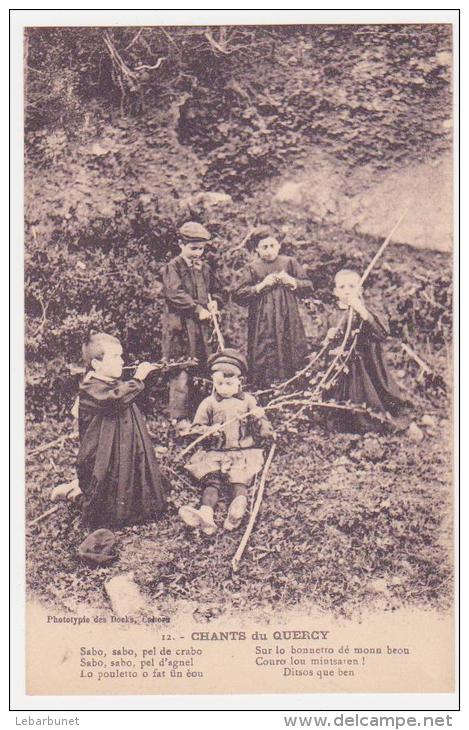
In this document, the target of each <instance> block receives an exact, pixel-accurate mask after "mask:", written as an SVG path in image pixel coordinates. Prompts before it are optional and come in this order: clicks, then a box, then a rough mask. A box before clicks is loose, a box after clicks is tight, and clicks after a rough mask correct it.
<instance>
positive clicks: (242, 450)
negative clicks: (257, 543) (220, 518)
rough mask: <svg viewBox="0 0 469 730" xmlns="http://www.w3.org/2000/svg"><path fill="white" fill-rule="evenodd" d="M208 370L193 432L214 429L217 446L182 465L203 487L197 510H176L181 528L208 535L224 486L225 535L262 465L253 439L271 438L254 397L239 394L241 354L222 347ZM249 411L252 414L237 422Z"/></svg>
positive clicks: (237, 517) (242, 508)
mask: <svg viewBox="0 0 469 730" xmlns="http://www.w3.org/2000/svg"><path fill="white" fill-rule="evenodd" d="M209 365H210V369H211V373H212V382H213V393H212V395H210V396H209V397H208V398H205V399H204V400H203V401H202V403H201V404H200V406H199V408H198V409H197V413H196V415H195V418H194V422H193V428H192V433H203V432H204V431H205V430H207V429H209V428H211V427H212V426H214V425H215V424H218V425H219V429H218V431H217V434H216V436H215V439H216V442H217V443H216V445H215V448H212V449H210V448H208V449H200V450H199V451H197V452H196V453H195V454H194V455H193V456H192V458H191V459H190V460H189V462H188V463H187V464H186V466H185V468H186V469H187V471H188V472H190V474H192V476H193V477H195V479H196V480H197V481H198V482H200V485H201V487H202V505H201V507H200V508H199V509H196V508H195V507H190V506H184V507H181V508H180V509H179V516H180V517H181V519H182V520H183V521H184V522H185V523H186V525H189V527H200V528H201V529H202V532H204V533H205V534H206V535H212V534H213V533H214V532H215V531H216V529H217V525H216V524H215V521H214V518H213V509H214V507H215V505H216V503H217V501H218V496H219V491H220V489H221V488H222V484H223V482H228V484H229V485H230V487H231V504H230V507H229V510H228V515H227V518H226V520H225V524H224V527H225V529H226V530H234V529H235V528H236V527H238V525H239V524H240V522H241V520H242V518H243V516H244V513H245V512H246V507H247V497H248V488H249V486H250V485H251V484H252V482H253V480H254V477H255V476H256V474H257V473H258V472H259V471H260V470H261V469H262V466H263V464H264V455H263V452H262V449H261V448H256V447H255V445H254V444H255V442H254V438H255V437H256V436H257V438H260V439H269V438H270V439H271V438H275V434H274V432H273V430H272V427H271V425H270V423H269V421H268V420H267V418H266V417H265V416H264V412H263V411H262V409H261V408H256V399H255V398H254V396H252V395H250V394H249V393H244V392H243V391H242V389H241V375H245V374H246V369H247V364H246V360H245V358H244V357H243V355H241V354H240V353H239V352H237V351H236V350H233V349H231V348H226V349H225V350H222V351H221V352H220V353H218V354H217V355H213V356H212V357H211V358H210V360H209ZM253 410H254V413H252V415H250V416H248V417H246V418H245V419H243V420H238V418H239V417H242V416H243V415H244V414H246V413H248V412H250V411H253ZM207 441H208V438H207ZM202 443H203V442H202ZM206 443H207V442H206Z"/></svg>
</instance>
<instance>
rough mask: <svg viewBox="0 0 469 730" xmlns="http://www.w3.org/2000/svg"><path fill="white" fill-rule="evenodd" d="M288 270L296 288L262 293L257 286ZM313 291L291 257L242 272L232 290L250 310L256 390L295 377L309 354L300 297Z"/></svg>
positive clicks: (250, 362) (250, 361) (250, 346)
mask: <svg viewBox="0 0 469 730" xmlns="http://www.w3.org/2000/svg"><path fill="white" fill-rule="evenodd" d="M280 271H286V272H287V274H290V276H292V277H293V278H294V279H296V283H297V288H296V289H294V290H293V289H290V288H289V287H287V286H285V285H282V284H276V285H275V286H274V287H269V288H267V289H264V290H263V291H261V292H260V293H259V294H258V293H257V292H256V291H255V288H254V287H255V286H256V284H258V283H259V282H261V281H262V280H263V279H264V278H265V277H266V276H267V275H268V274H272V273H275V272H280ZM310 292H311V282H310V280H309V279H308V278H307V276H306V273H305V271H304V269H303V267H302V266H301V265H300V264H299V263H298V261H297V260H296V259H294V258H292V257H291V256H277V258H276V259H275V261H262V260H261V259H259V260H257V261H254V262H253V263H251V264H249V265H248V266H246V268H245V269H243V270H242V272H241V274H240V277H239V280H238V282H237V284H236V287H235V289H234V290H233V300H234V301H235V302H236V303H237V304H241V305H244V306H248V307H249V313H248V365H249V378H250V381H251V383H252V384H253V385H255V386H257V387H267V386H270V385H271V384H272V383H273V382H279V381H281V380H284V379H285V378H288V377H290V376H291V375H293V374H294V373H295V372H296V371H297V370H298V369H299V368H300V367H301V366H302V364H303V362H304V359H305V357H306V355H307V351H308V348H307V342H306V336H305V331H304V327H303V323H302V321H301V317H300V313H299V309H298V300H297V297H298V296H301V295H306V294H308V293H310Z"/></svg>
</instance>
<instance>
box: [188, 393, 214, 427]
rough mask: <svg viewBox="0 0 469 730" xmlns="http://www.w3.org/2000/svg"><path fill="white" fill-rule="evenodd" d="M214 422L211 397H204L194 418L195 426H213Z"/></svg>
mask: <svg viewBox="0 0 469 730" xmlns="http://www.w3.org/2000/svg"><path fill="white" fill-rule="evenodd" d="M212 423H213V412H212V406H211V403H210V398H204V400H203V401H202V403H201V404H200V405H199V407H198V408H197V411H196V414H195V416H194V420H193V421H192V425H193V426H211V425H212Z"/></svg>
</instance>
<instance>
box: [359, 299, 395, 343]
mask: <svg viewBox="0 0 469 730" xmlns="http://www.w3.org/2000/svg"><path fill="white" fill-rule="evenodd" d="M367 311H368V319H366V320H363V332H364V333H366V334H367V335H368V336H370V337H372V338H373V339H374V340H377V341H378V342H384V341H385V340H386V339H387V338H388V337H389V329H388V326H387V323H386V322H385V320H384V317H383V316H380V317H378V315H377V314H376V312H374V311H373V310H371V309H369V307H367Z"/></svg>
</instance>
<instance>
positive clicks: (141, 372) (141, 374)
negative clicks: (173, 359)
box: [134, 362, 156, 380]
mask: <svg viewBox="0 0 469 730" xmlns="http://www.w3.org/2000/svg"><path fill="white" fill-rule="evenodd" d="M153 370H156V367H155V365H152V364H151V363H150V362H141V363H140V364H139V365H138V367H137V369H136V371H135V375H134V378H135V379H136V380H145V378H146V377H147V375H148V374H149V373H151V372H152V371H153Z"/></svg>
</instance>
